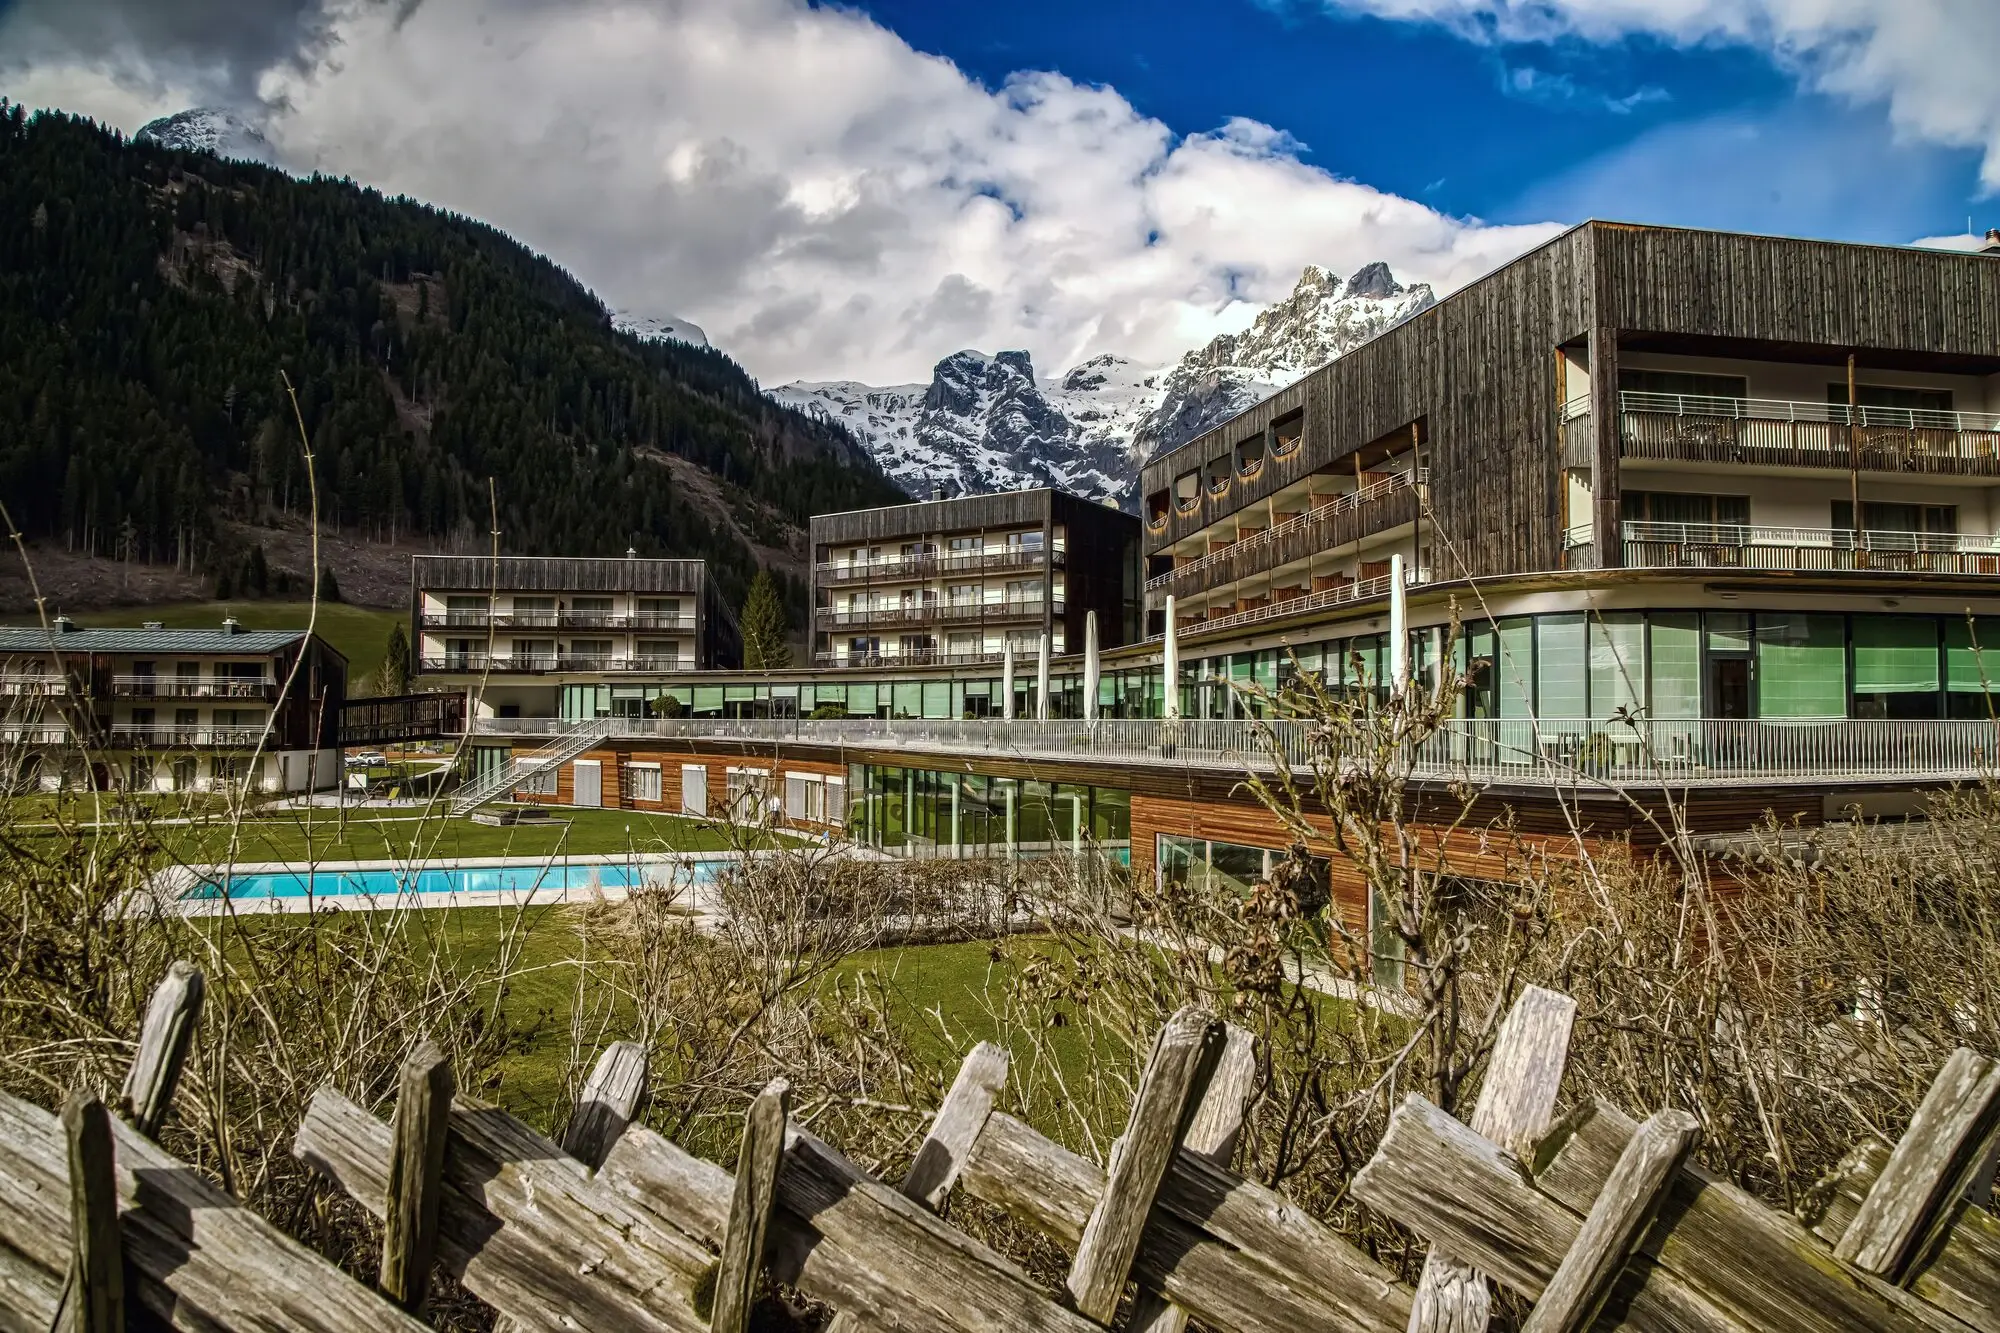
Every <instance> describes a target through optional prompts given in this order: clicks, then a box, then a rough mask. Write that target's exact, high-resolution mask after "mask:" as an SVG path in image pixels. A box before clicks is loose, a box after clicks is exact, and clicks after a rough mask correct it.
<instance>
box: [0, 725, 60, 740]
mask: <svg viewBox="0 0 2000 1333" xmlns="http://www.w3.org/2000/svg"><path fill="white" fill-rule="evenodd" d="M69 741H70V730H69V727H68V726H67V725H65V724H64V723H61V722H0V745H15V746H19V745H67V744H68V743H69Z"/></svg>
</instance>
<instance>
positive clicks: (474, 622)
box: [419, 611, 695, 634]
mask: <svg viewBox="0 0 2000 1333" xmlns="http://www.w3.org/2000/svg"><path fill="white" fill-rule="evenodd" d="M419 624H420V625H421V627H422V628H424V629H432V630H452V629H464V630H477V631H479V632H480V633H485V632H486V630H488V629H605V630H625V631H635V632H655V631H664V632H668V633H680V634H692V633H694V632H695V615H694V612H692V611H683V612H679V613H668V612H663V611H633V612H626V611H502V612H499V613H497V614H495V615H492V616H488V615H487V614H486V612H484V611H446V612H443V613H442V614H439V613H437V612H431V613H427V614H426V615H424V616H423V617H422V618H421V620H420V621H419Z"/></svg>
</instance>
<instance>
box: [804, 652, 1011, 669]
mask: <svg viewBox="0 0 2000 1333" xmlns="http://www.w3.org/2000/svg"><path fill="white" fill-rule="evenodd" d="M1034 653H1035V650H1034V649H1033V648H1027V649H1023V650H1021V651H1020V652H1017V653H1016V654H1015V657H1016V658H1017V659H1018V660H1021V661H1026V660H1028V659H1029V658H1032V657H1033V656H1034ZM1024 654H1025V655H1024ZM1000 656H1001V655H1000V654H999V653H987V652H978V653H954V652H947V651H943V650H940V649H929V648H926V649H919V650H917V651H915V652H908V653H814V654H813V665H814V666H822V667H916V666H990V665H991V664H993V663H995V662H998V661H999V660H1000Z"/></svg>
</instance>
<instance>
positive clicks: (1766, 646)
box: [1757, 612, 1847, 718]
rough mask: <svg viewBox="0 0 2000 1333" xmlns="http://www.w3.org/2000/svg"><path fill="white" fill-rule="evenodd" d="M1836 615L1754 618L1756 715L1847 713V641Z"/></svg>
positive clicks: (1777, 614)
mask: <svg viewBox="0 0 2000 1333" xmlns="http://www.w3.org/2000/svg"><path fill="white" fill-rule="evenodd" d="M1844 630H1845V626H1844V624H1843V623H1842V617H1840V616H1816V615H1805V614H1802V613H1782V612H1765V613H1760V614H1759V615H1758V617H1757V713H1758V716H1760V717H1770V718H1778V717H1846V716H1847V644H1846V636H1845V633H1844Z"/></svg>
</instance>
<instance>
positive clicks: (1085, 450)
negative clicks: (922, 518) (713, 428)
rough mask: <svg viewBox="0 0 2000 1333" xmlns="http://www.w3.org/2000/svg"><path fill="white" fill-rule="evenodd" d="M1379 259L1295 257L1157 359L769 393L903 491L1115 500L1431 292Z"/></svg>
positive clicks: (965, 365)
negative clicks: (1271, 301)
mask: <svg viewBox="0 0 2000 1333" xmlns="http://www.w3.org/2000/svg"><path fill="white" fill-rule="evenodd" d="M1434 299H1435V298H1434V297H1433V296H1432V294H1431V289H1430V288H1429V287H1428V286H1424V285H1422V284H1418V285H1416V286H1412V287H1407V288H1406V287H1403V286H1402V285H1401V284H1399V283H1398V282H1397V281H1396V280H1395V277H1394V275H1393V274H1391V273H1390V271H1389V267H1388V265H1386V264H1380V263H1376V264H1369V265H1367V266H1366V267H1365V268H1362V269H1361V270H1360V271H1358V272H1357V273H1355V274H1354V276H1353V277H1351V278H1349V279H1348V280H1347V281H1346V282H1345V283H1343V282H1342V281H1341V279H1339V278H1337V277H1335V276H1334V275H1333V274H1331V273H1329V272H1327V271H1326V270H1325V269H1323V268H1319V267H1317V266H1312V267H1308V268H1307V269H1306V270H1305V272H1304V273H1303V274H1302V275H1301V276H1300V278H1299V281H1298V285H1297V286H1296V287H1294V288H1293V290H1292V294H1291V295H1290V296H1288V297H1287V298H1285V299H1284V300H1283V301H1280V302H1278V303H1277V304H1275V305H1273V306H1271V307H1269V308H1268V309H1266V310H1265V311H1263V312H1262V313H1261V314H1259V315H1258V316H1257V318H1256V320H1255V321H1254V322H1253V323H1252V324H1251V326H1250V327H1249V328H1248V329H1246V330H1244V331H1243V332H1242V333H1237V334H1225V335H1223V336H1221V337H1218V338H1215V339H1213V340H1211V341H1210V342H1209V343H1208V344H1207V345H1206V346H1204V347H1199V348H1196V349H1194V350H1193V351H1190V352H1188V353H1187V354H1186V355H1184V356H1182V357H1181V358H1180V360H1179V361H1177V362H1174V363H1171V364H1169V365H1165V366H1145V365H1141V364H1138V363H1136V362H1133V361H1131V360H1129V359H1127V358H1125V357H1120V356H1112V355H1108V354H1107V355H1103V356H1096V357H1092V358H1091V359H1090V360H1088V361H1085V362H1083V363H1082V364H1081V365H1078V366H1075V367H1073V368H1071V369H1070V370H1068V371H1066V372H1065V373H1063V374H1061V375H1058V376H1055V377H1052V378H1048V379H1041V378H1037V376H1036V375H1035V371H1034V366H1033V364H1032V363H1031V362H1030V360H1029V357H1028V354H1027V353H1026V352H1021V351H1008V352H1001V353H999V354H998V355H995V356H987V355H986V354H985V353H982V352H975V351H963V352H954V353H953V354H952V355H950V356H948V357H946V358H945V359H944V360H942V361H940V362H938V363H937V367H936V369H935V370H934V371H933V372H932V375H931V382H930V383H929V384H927V385H925V384H899V385H891V386H886V387H881V386H874V385H867V384H859V383H856V382H854V381H852V380H840V381H833V382H830V383H804V382H801V383H795V384H787V385H784V386H782V387H781V388H778V389H775V390H772V391H771V393H772V396H773V397H775V398H777V399H778V400H779V401H781V402H786V403H790V404H792V405H793V406H795V407H798V408H801V409H803V410H806V411H817V412H822V413H824V414H825V415H827V416H829V417H831V418H832V419H834V420H836V421H839V422H840V423H841V424H843V425H845V426H846V427H847V428H848V429H849V430H850V431H851V432H852V433H853V434H854V435H855V436H856V437H858V438H859V439H860V440H861V441H862V443H863V444H865V445H866V446H867V447H868V450H869V452H870V453H871V454H873V455H874V457H875V460H876V461H877V462H878V463H880V464H881V465H882V468H883V470H884V471H885V472H887V473H888V474H889V475H890V476H891V477H893V478H894V479H895V480H896V481H898V482H899V483H901V485H902V486H903V488H904V489H905V490H907V491H909V492H910V493H911V494H913V495H928V494H929V493H930V492H931V491H932V490H933V489H937V488H942V489H943V490H945V491H946V492H948V493H962V492H976V491H1001V490H1019V489H1023V488H1026V487H1031V486H1061V487H1064V488H1065V489H1068V490H1072V491H1076V492H1078V493H1079V494H1082V495H1088V496H1091V497H1093V498H1095V499H1099V500H1107V501H1115V502H1120V503H1124V504H1126V505H1127V506H1128V507H1129V506H1131V505H1132V504H1134V503H1136V496H1135V492H1136V489H1137V482H1138V474H1139V468H1140V467H1141V466H1142V465H1143V464H1144V463H1145V461H1146V460H1147V459H1148V458H1150V457H1152V456H1153V455H1154V454H1156V453H1159V452H1161V451H1162V450H1165V449H1171V448H1173V447H1174V446H1175V445H1177V444H1180V443H1182V442H1184V441H1186V440H1189V439H1192V438H1193V437H1194V436H1196V435H1199V434H1200V433H1201V432H1203V431H1205V430H1207V429H1209V428H1210V427H1211V426H1214V425H1217V424H1218V423H1220V422H1223V421H1226V420H1228V419H1229V418H1230V417H1232V416H1234V415H1236V414H1237V413H1238V412H1241V411H1242V410H1243V409H1245V408H1247V407H1249V406H1251V405H1252V404H1254V403H1256V402H1258V401H1259V400H1261V399H1263V398H1266V397H1268V396H1269V395H1271V394H1273V393H1276V392H1277V391H1278V390H1279V389H1282V388H1284V387H1286V386H1287V385H1289V384H1292V383H1293V382H1294V381H1296V380H1298V379H1299V378H1300V377H1302V376H1303V375H1305V374H1306V373H1307V372H1309V371H1312V370H1315V369H1317V368H1318V367H1320V366H1322V365H1325V364H1326V363H1327V362H1328V361H1331V360H1333V359H1334V358H1335V357H1337V356H1339V355H1341V354H1342V353H1344V352H1346V351H1348V350H1350V349H1352V348H1354V347H1358V346H1359V345H1361V344H1362V343H1364V342H1366V341H1367V340H1368V339H1370V338H1372V337H1374V336H1375V335H1376V334H1378V333H1380V332H1382V331H1383V330H1384V329H1387V328H1390V327H1391V326H1393V325H1396V324H1399V323H1401V322H1402V321H1403V320H1405V319H1408V318H1409V317H1410V316H1411V315H1414V314H1416V313H1417V312H1418V311H1420V310H1423V309H1425V308H1427V307H1429V306H1430V305H1432V304H1433V303H1434Z"/></svg>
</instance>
